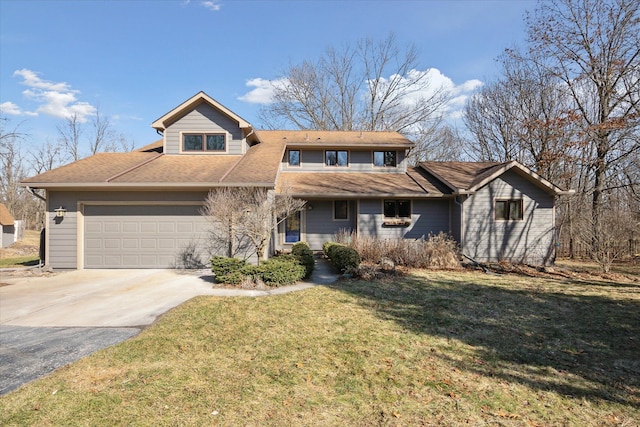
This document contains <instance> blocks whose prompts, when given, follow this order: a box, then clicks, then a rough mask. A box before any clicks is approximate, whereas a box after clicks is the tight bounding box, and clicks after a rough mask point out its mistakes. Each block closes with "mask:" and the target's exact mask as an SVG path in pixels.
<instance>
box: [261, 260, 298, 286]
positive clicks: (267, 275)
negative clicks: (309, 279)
mask: <svg viewBox="0 0 640 427" xmlns="http://www.w3.org/2000/svg"><path fill="white" fill-rule="evenodd" d="M260 267H261V270H262V271H261V272H260V275H261V277H262V280H263V281H264V283H265V284H267V285H268V286H275V287H278V286H282V285H291V284H294V283H296V282H297V281H298V280H300V279H302V278H303V277H304V275H305V272H306V270H305V268H304V266H302V265H300V263H299V262H298V260H297V259H296V258H295V257H294V256H287V255H281V256H278V257H274V258H271V259H270V260H268V261H265V262H263V263H262V265H261V266H260Z"/></svg>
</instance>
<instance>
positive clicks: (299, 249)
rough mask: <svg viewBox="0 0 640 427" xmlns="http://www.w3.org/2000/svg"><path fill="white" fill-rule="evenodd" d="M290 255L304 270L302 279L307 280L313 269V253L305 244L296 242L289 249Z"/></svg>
mask: <svg viewBox="0 0 640 427" xmlns="http://www.w3.org/2000/svg"><path fill="white" fill-rule="evenodd" d="M291 254H292V255H293V256H295V257H296V258H297V259H298V262H299V263H300V264H301V265H302V266H303V267H304V268H305V275H304V278H305V279H307V278H309V277H310V276H311V273H313V268H314V267H315V260H314V259H313V251H312V250H311V248H309V245H308V244H306V243H305V242H298V243H296V244H295V245H293V247H292V248H291Z"/></svg>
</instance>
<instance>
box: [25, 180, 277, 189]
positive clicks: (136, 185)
mask: <svg viewBox="0 0 640 427" xmlns="http://www.w3.org/2000/svg"><path fill="white" fill-rule="evenodd" d="M19 185H20V186H21V187H30V188H35V189H45V190H75V189H87V190H89V189H95V190H132V189H141V190H145V189H149V190H170V189H181V190H184V189H194V190H199V189H206V188H212V187H268V188H274V187H275V183H274V182H218V181H213V182H125V183H121V182H115V183H114V182H65V183H60V182H42V183H37V182H29V183H25V182H21V183H20V184H19Z"/></svg>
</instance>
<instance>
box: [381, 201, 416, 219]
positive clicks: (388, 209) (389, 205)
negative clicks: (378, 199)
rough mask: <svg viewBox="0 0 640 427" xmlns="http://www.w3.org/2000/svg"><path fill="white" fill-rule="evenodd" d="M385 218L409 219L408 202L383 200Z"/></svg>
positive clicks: (409, 205)
mask: <svg viewBox="0 0 640 427" xmlns="http://www.w3.org/2000/svg"><path fill="white" fill-rule="evenodd" d="M384 217H385V218H411V201H410V200H385V201H384Z"/></svg>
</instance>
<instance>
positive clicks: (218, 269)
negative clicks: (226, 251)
mask: <svg viewBox="0 0 640 427" xmlns="http://www.w3.org/2000/svg"><path fill="white" fill-rule="evenodd" d="M245 265H247V262H246V261H245V260H242V259H238V258H228V257H223V256H217V257H213V258H212V259H211V271H213V273H214V274H215V275H216V278H219V277H221V276H226V275H227V274H229V273H233V272H238V271H240V269H241V268H242V267H244V266H245Z"/></svg>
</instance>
